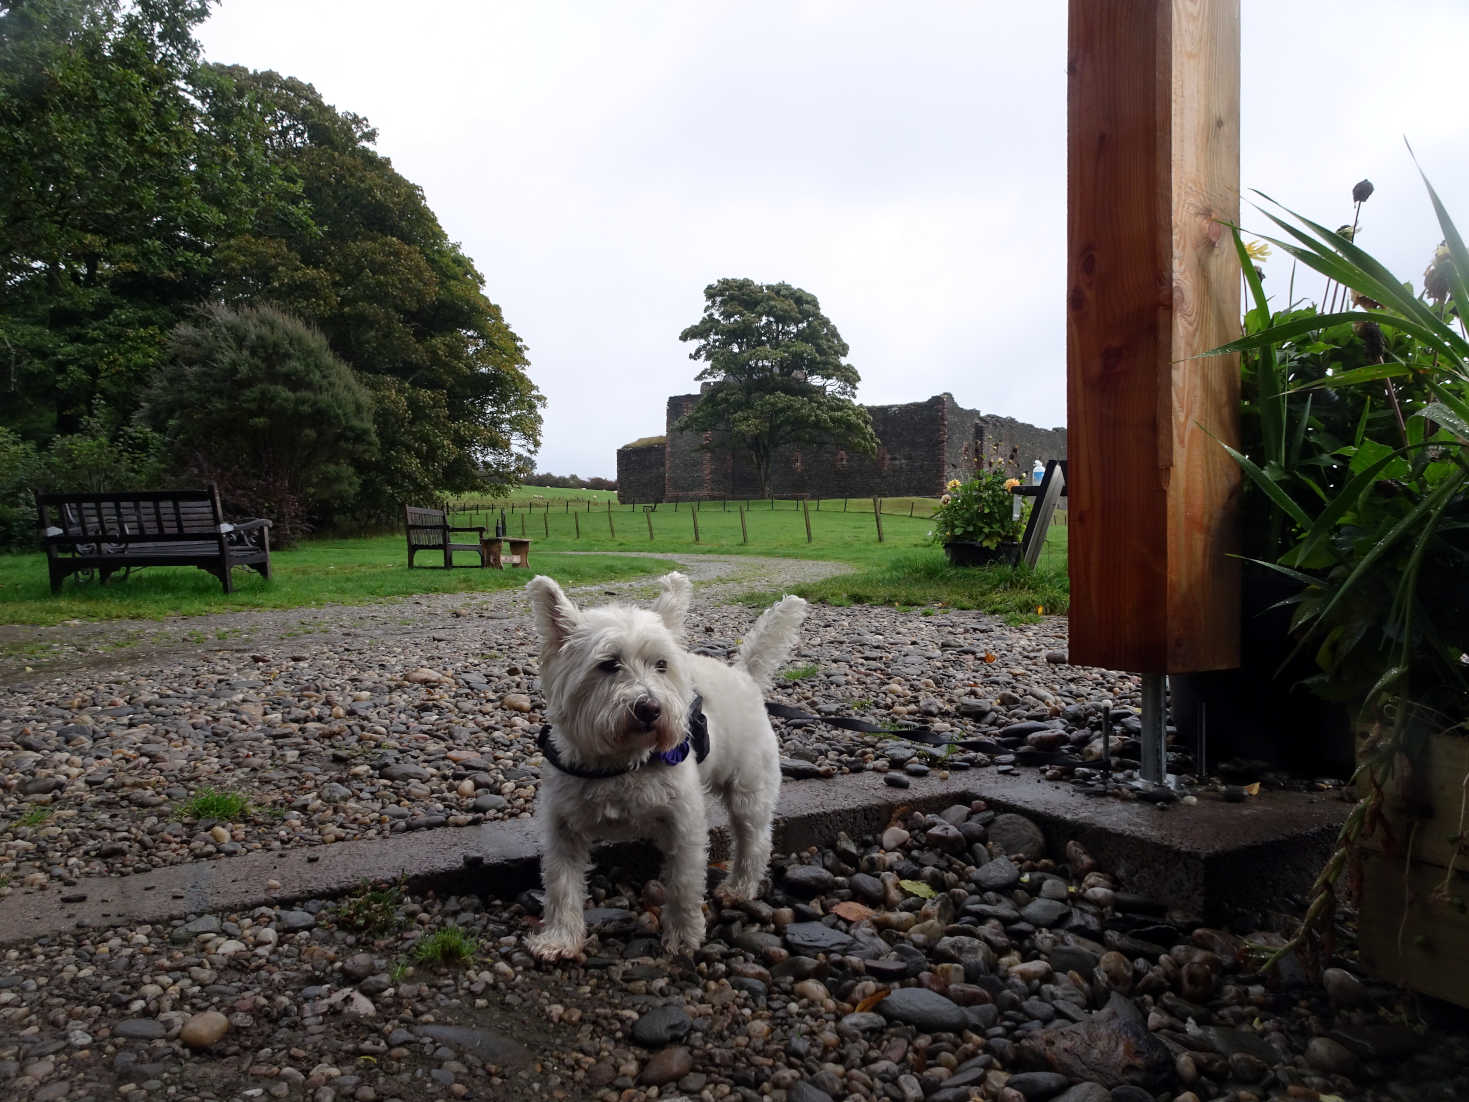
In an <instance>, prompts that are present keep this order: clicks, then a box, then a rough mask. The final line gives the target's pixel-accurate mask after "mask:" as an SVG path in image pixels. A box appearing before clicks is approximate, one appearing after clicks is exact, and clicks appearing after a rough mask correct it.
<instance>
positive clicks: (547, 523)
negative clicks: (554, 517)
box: [541, 501, 551, 539]
mask: <svg viewBox="0 0 1469 1102" xmlns="http://www.w3.org/2000/svg"><path fill="white" fill-rule="evenodd" d="M541 528H542V530H543V531H544V532H545V535H546V538H547V539H550V538H551V503H550V502H549V501H548V502H546V511H545V512H544V513H542V514H541Z"/></svg>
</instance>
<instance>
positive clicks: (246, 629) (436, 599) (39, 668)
mask: <svg viewBox="0 0 1469 1102" xmlns="http://www.w3.org/2000/svg"><path fill="white" fill-rule="evenodd" d="M627 554H629V555H635V556H638V557H642V558H658V559H669V560H672V561H675V562H677V563H679V565H680V568H681V569H682V570H683V571H684V572H685V573H687V574H688V575H689V576H690V577H691V578H692V579H693V581H694V584H695V585H696V586H698V587H699V588H700V589H701V590H704V591H714V592H715V593H717V594H718V597H717V599H719V600H723V599H727V598H730V597H735V596H738V595H739V594H741V593H746V592H750V591H758V590H765V589H779V588H781V587H782V586H794V585H799V584H802V583H804V582H811V581H817V580H819V579H821V578H827V577H831V576H832V575H834V574H840V573H843V572H845V571H847V570H849V569H850V567H848V566H845V565H844V564H841V563H833V562H813V561H808V560H801V559H774V558H757V557H752V556H745V555H668V554H656V555H655V554H651V553H646V552H627ZM582 588H583V589H586V590H592V591H595V592H598V593H602V594H607V595H613V594H615V595H619V596H620V595H622V594H624V593H627V594H634V595H636V594H638V593H639V592H640V591H643V590H646V591H647V592H649V593H651V592H652V587H651V579H631V580H626V581H619V582H609V583H603V584H597V585H591V586H585V587H582ZM706 595H709V596H712V595H713V593H707V594H706ZM522 601H523V598H522V594H521V591H520V589H519V588H518V587H517V588H514V589H508V590H505V589H502V590H495V591H493V592H488V593H430V594H417V595H412V596H406V597H395V598H392V599H391V600H387V601H380V602H376V603H373V604H368V605H325V606H322V607H319V608H278V609H246V610H242V611H238V612H220V613H213V614H210V615H206V616H187V617H171V618H168V619H164V620H103V621H91V620H68V621H65V622H63V623H60V624H53V625H49V626H44V627H41V626H37V625H34V624H0V685H13V684H17V683H23V682H27V681H31V680H35V679H39V678H41V677H43V676H45V675H46V674H48V673H52V672H56V671H60V670H76V669H88V668H108V669H116V670H119V671H122V670H126V669H133V668H141V667H146V666H149V665H153V664H156V663H158V662H162V661H176V660H178V659H179V658H181V657H183V656H187V655H189V654H200V653H210V654H217V653H229V652H235V653H243V652H264V653H270V654H274V653H279V652H280V651H282V650H286V651H289V650H290V649H291V648H292V647H293V646H299V645H300V644H298V643H296V642H295V640H299V639H302V638H305V637H310V636H313V635H320V634H328V633H331V632H334V631H336V630H337V629H338V628H342V627H351V628H354V629H356V630H359V631H361V630H369V631H371V632H372V633H373V634H374V635H377V636H392V635H412V634H416V633H419V632H423V631H425V630H429V631H431V630H434V629H435V628H436V627H440V626H442V625H443V623H444V620H445V617H451V616H462V615H465V614H466V613H468V612H470V611H471V610H472V611H473V612H474V613H475V614H477V615H484V614H486V613H490V614H494V613H496V612H501V613H503V614H506V615H509V614H511V613H512V611H514V612H515V613H516V614H518V612H519V610H521V603H522Z"/></svg>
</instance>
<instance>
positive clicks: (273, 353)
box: [141, 305, 377, 542]
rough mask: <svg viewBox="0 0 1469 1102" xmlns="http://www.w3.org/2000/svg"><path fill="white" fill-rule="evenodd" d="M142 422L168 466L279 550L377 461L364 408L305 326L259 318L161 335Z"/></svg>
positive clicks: (204, 318) (357, 386) (219, 315)
mask: <svg viewBox="0 0 1469 1102" xmlns="http://www.w3.org/2000/svg"><path fill="white" fill-rule="evenodd" d="M169 352H170V362H169V364H168V366H167V367H165V368H164V369H162V370H160V371H159V372H158V374H157V376H156V377H155V378H154V380H153V382H152V385H151V386H150V387H149V390H148V393H147V396H146V398H145V401H144V405H143V408H142V411H141V412H142V416H143V418H144V420H145V421H147V422H149V423H150V424H152V425H153V426H155V427H156V428H157V429H158V430H159V431H161V432H163V433H164V435H165V436H166V438H167V441H168V445H169V447H170V449H171V450H172V452H173V454H174V457H175V461H176V462H177V463H178V464H179V465H180V466H181V467H187V468H189V469H190V470H192V471H193V472H195V473H196V474H197V475H198V476H200V477H202V478H205V479H209V480H213V481H216V482H218V483H219V484H220V489H221V493H222V494H223V495H224V496H225V497H226V498H227V499H228V500H229V501H230V503H231V504H232V505H233V506H234V507H236V508H238V509H240V510H241V511H245V512H249V513H251V514H253V515H256V516H264V517H269V518H271V519H272V520H273V521H275V530H274V531H275V535H276V536H277V537H278V538H279V539H280V540H281V541H282V542H290V541H291V540H292V539H294V538H295V537H297V536H299V535H301V534H302V533H303V532H304V531H305V530H306V529H307V527H308V525H309V518H310V517H312V516H315V515H320V513H321V512H322V511H323V510H324V509H325V508H327V507H329V506H330V505H331V504H332V503H334V502H336V501H339V500H341V499H343V498H348V497H350V496H351V495H352V494H354V493H355V492H356V491H357V489H358V477H357V473H356V467H357V465H358V464H359V463H362V462H366V461H371V460H372V459H373V458H374V457H375V455H376V451H377V440H376V436H375V434H374V432H373V426H372V398H371V395H370V394H369V393H368V391H367V389H366V388H365V387H364V386H363V385H362V384H361V383H360V382H359V381H358V379H357V377H356V375H354V374H353V372H352V369H351V368H350V367H348V366H347V365H346V364H345V363H343V362H342V360H341V359H340V358H339V357H338V356H336V355H335V354H334V353H333V352H332V350H331V348H330V347H329V346H328V344H327V342H326V339H325V338H324V337H323V336H322V335H321V334H320V333H319V332H317V331H316V330H314V329H312V328H311V327H310V326H307V325H305V324H303V323H302V322H300V321H298V320H297V319H295V318H293V317H291V316H290V315H288V314H284V313H282V312H281V311H279V310H276V309H274V308H271V307H246V308H244V309H240V310H236V309H232V308H231V307H228V306H218V305H217V306H213V307H209V308H207V309H205V310H202V311H200V313H199V315H198V317H197V318H196V319H195V320H193V321H190V322H185V323H183V324H181V325H179V326H178V328H176V329H175V330H174V331H173V334H172V336H171V338H170V341H169Z"/></svg>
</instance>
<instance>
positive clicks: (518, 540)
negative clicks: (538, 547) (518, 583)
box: [483, 536, 530, 570]
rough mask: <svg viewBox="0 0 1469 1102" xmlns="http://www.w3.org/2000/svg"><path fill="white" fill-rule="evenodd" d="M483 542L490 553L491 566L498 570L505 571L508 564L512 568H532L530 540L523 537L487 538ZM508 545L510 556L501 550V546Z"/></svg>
mask: <svg viewBox="0 0 1469 1102" xmlns="http://www.w3.org/2000/svg"><path fill="white" fill-rule="evenodd" d="M483 542H484V545H485V548H486V550H487V551H488V552H489V556H490V565H491V566H493V567H495V568H496V569H497V570H504V569H505V564H506V563H507V562H508V563H510V565H511V566H521V567H527V568H528V567H529V566H530V540H528V539H525V538H524V537H522V536H486V537H485V539H484V541H483ZM507 543H508V544H509V545H510V551H509V553H508V554H507V553H505V552H504V551H502V550H501V545H502V544H507Z"/></svg>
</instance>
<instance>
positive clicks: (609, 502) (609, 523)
mask: <svg viewBox="0 0 1469 1102" xmlns="http://www.w3.org/2000/svg"><path fill="white" fill-rule="evenodd" d="M607 531H608V533H609V534H610V535H611V536H612V538H613V539H616V538H617V526H616V525H615V524H613V523H612V499H611V498H610V497H609V498H608V499H607Z"/></svg>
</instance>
